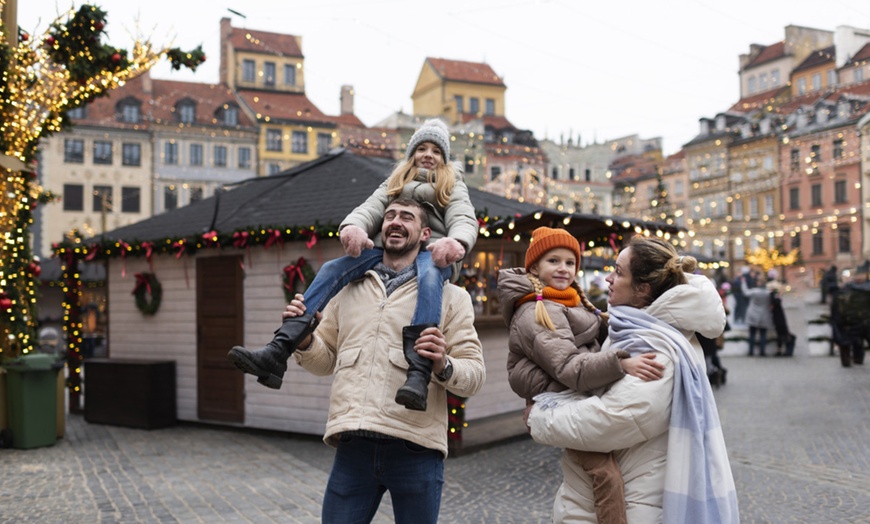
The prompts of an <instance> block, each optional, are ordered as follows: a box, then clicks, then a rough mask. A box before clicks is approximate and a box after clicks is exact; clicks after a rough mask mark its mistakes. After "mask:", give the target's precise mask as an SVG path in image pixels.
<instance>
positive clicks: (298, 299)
mask: <svg viewBox="0 0 870 524" xmlns="http://www.w3.org/2000/svg"><path fill="white" fill-rule="evenodd" d="M305 311H306V307H305V297H304V296H302V294H300V293H296V295H295V296H294V297H293V300H291V301H290V304H288V305H287V307H285V308H284V312H283V313H281V318H282V319H285V318H293V317H300V316H302V315H304V314H305ZM314 318H316V319H317V321H318V322H320V320H321V319H322V318H323V314H322V313H321V312H320V311H317V312H315V313H314ZM310 345H311V335H309V336H308V337H307V338H306V339H305V340H303V341H302V343H300V344H299V345H298V346H297V347H296V348H297V349H301V350H305V349H306V348H308V346H310Z"/></svg>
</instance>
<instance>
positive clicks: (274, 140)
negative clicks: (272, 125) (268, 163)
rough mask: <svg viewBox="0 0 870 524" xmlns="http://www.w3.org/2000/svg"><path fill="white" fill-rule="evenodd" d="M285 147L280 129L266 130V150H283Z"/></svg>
mask: <svg viewBox="0 0 870 524" xmlns="http://www.w3.org/2000/svg"><path fill="white" fill-rule="evenodd" d="M283 148H284V143H283V136H282V134H281V130H280V129H267V130H266V151H281V150H282V149H283Z"/></svg>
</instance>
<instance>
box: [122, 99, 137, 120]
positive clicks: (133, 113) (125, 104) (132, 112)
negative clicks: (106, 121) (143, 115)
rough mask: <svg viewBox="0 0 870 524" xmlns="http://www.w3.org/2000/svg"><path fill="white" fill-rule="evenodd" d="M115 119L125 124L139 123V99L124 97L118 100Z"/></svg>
mask: <svg viewBox="0 0 870 524" xmlns="http://www.w3.org/2000/svg"><path fill="white" fill-rule="evenodd" d="M117 119H118V120H120V121H121V122H125V123H127V124H138V123H139V101H138V100H136V99H135V98H126V99H124V100H121V101H120V102H118V109H117Z"/></svg>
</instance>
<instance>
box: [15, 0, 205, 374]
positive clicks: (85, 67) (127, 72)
mask: <svg viewBox="0 0 870 524" xmlns="http://www.w3.org/2000/svg"><path fill="white" fill-rule="evenodd" d="M13 7H14V6H13ZM6 8H7V0H0V11H2V12H3V13H4V14H6ZM10 12H14V9H12V10H11V11H10ZM106 18H107V17H106V12H105V11H103V10H102V9H100V8H99V7H96V6H93V5H83V6H81V7H79V8H78V9H77V10H74V9H70V10H69V11H67V12H66V13H65V14H63V15H61V16H60V17H59V18H58V19H57V20H56V21H55V22H54V23H52V24H51V25H50V27H49V29H48V30H47V31H46V33H45V34H44V35H42V36H39V37H32V36H31V35H28V34H27V33H24V32H21V31H18V29H17V28H16V27H14V20H13V21H12V22H10V25H13V29H12V30H13V31H17V33H12V34H13V35H14V36H17V38H9V28H7V27H6V26H5V24H4V25H2V26H0V231H2V234H3V236H4V238H3V239H2V240H3V241H2V242H0V335H2V340H0V356H4V357H8V356H15V355H16V354H24V353H28V352H30V351H32V350H33V349H34V347H35V344H36V340H35V339H36V333H35V331H36V288H37V284H36V279H37V277H38V276H39V271H40V269H39V261H38V260H37V259H35V258H34V257H33V252H32V249H31V245H30V232H29V229H30V227H31V226H32V224H33V211H34V209H35V208H36V206H37V205H40V204H46V203H49V202H51V201H52V200H53V199H54V196H53V195H52V194H51V193H50V192H47V191H45V190H43V188H41V187H40V186H39V184H38V183H37V180H36V175H35V173H34V172H33V171H34V169H33V166H32V161H33V159H34V158H36V152H37V148H38V146H39V141H40V139H42V138H46V137H48V136H50V135H51V134H53V133H56V132H58V131H61V130H62V129H64V128H65V127H66V126H68V125H69V119H68V118H67V116H66V115H67V112H68V111H69V110H71V109H75V108H77V107H80V106H83V105H85V104H87V103H88V102H90V101H91V100H93V99H95V98H97V97H100V96H104V95H106V94H108V93H109V92H110V91H112V90H113V89H115V88H117V87H119V86H121V85H123V84H124V83H125V82H127V81H128V80H131V79H133V78H135V77H137V76H139V75H141V74H143V73H145V72H146V71H148V70H149V69H150V68H151V67H152V66H154V64H156V63H157V61H158V60H160V59H161V58H164V57H165V58H167V59H168V60H170V62H171V63H172V66H173V67H174V68H175V69H178V68H180V67H182V66H183V67H188V68H190V69H194V70H195V69H196V67H197V66H198V65H200V64H201V63H202V62H203V61H205V55H204V54H203V53H202V48H201V47H199V48H197V49H195V50H193V51H189V52H184V51H181V50H180V49H178V48H171V49H170V48H157V47H155V46H153V45H152V44H151V42H149V41H148V40H147V39H137V40H136V41H135V42H134V43H133V46H132V49H131V50H130V51H127V50H125V49H120V48H116V47H113V46H111V45H109V44H106V43H104V42H103V37H104V36H105V26H106ZM16 40H17V43H15V42H16ZM63 262H64V263H67V262H69V260H66V259H65V260H63ZM67 269H70V270H73V272H76V271H75V270H74V268H65V270H67ZM72 294H74V295H75V296H72ZM80 298H81V293H80V290H65V302H66V306H67V307H68V308H69V309H68V310H67V312H66V318H67V319H68V320H67V322H66V323H65V330H66V331H67V340H68V346H67V353H68V359H69V363H70V364H71V366H70V376H71V377H72V376H73V372H74V368H73V364H74V365H75V366H76V370H75V376H76V377H77V376H78V372H77V367H78V364H79V363H80V361H81V346H80V341H81V330H82V326H81V321H80V320H75V319H80V316H79V315H77V314H76V313H75V312H76V311H77V310H78V309H79V308H80ZM73 380H74V381H75V379H73ZM70 388H71V389H74V390H77V388H78V384H77V382H76V383H75V384H73V383H71V384H70Z"/></svg>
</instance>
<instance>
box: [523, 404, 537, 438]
mask: <svg viewBox="0 0 870 524" xmlns="http://www.w3.org/2000/svg"><path fill="white" fill-rule="evenodd" d="M533 407H535V402H534V401H533V400H527V401H526V409H524V410H523V424H525V425H526V431H528V432H529V435H531V434H532V427H531V426H529V413H531V412H532V408H533Z"/></svg>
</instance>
